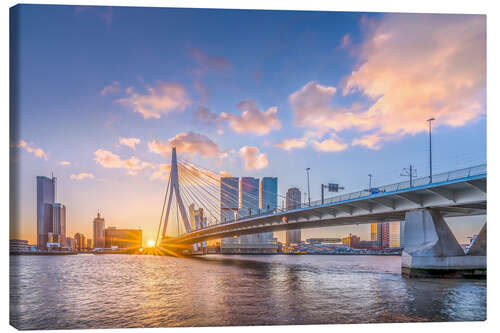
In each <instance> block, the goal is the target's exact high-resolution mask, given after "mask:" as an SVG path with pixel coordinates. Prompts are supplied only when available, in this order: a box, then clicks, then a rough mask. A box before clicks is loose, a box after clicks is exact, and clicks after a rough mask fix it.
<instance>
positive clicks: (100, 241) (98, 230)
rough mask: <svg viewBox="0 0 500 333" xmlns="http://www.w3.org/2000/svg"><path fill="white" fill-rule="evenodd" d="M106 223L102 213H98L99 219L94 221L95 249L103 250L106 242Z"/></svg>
mask: <svg viewBox="0 0 500 333" xmlns="http://www.w3.org/2000/svg"><path fill="white" fill-rule="evenodd" d="M104 230H105V222H104V219H103V218H102V217H101V213H99V212H97V217H96V218H95V219H94V248H96V249H103V248H104V242H105V234H104Z"/></svg>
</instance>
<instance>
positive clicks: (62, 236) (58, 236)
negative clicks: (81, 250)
mask: <svg viewBox="0 0 500 333" xmlns="http://www.w3.org/2000/svg"><path fill="white" fill-rule="evenodd" d="M52 234H53V235H54V240H55V241H56V242H55V243H59V246H60V247H66V207H65V206H64V205H63V204H60V203H53V204H52Z"/></svg>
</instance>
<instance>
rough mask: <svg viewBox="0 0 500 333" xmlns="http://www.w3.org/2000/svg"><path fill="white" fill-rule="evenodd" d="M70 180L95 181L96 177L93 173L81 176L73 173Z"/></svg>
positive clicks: (81, 174)
mask: <svg viewBox="0 0 500 333" xmlns="http://www.w3.org/2000/svg"><path fill="white" fill-rule="evenodd" d="M69 178H70V179H75V180H83V179H86V178H88V179H94V175H93V174H91V173H87V172H81V173H79V174H74V173H72V174H71V175H70V176H69Z"/></svg>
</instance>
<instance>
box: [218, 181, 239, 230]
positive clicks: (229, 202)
mask: <svg viewBox="0 0 500 333" xmlns="http://www.w3.org/2000/svg"><path fill="white" fill-rule="evenodd" d="M238 181H239V179H238V177H222V178H221V179H220V208H221V213H220V219H221V222H227V221H233V220H234V219H235V214H236V213H237V212H238V208H239V186H240V185H239V183H238Z"/></svg>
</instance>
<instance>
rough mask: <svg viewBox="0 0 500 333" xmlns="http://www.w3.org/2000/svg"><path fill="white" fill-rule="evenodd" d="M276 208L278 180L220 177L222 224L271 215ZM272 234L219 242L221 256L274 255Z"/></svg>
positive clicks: (229, 238) (271, 178) (274, 248)
mask: <svg viewBox="0 0 500 333" xmlns="http://www.w3.org/2000/svg"><path fill="white" fill-rule="evenodd" d="M277 207H278V178H276V177H263V178H262V179H261V180H259V179H258V178H253V177H242V178H241V180H239V184H238V178H236V177H223V178H221V221H222V222H223V223H224V222H227V221H231V220H234V219H235V218H244V217H247V216H251V215H255V214H260V213H262V212H269V211H270V212H272V211H274V210H276V208H277ZM276 251H277V243H276V240H275V239H274V234H273V233H272V232H266V233H259V234H251V235H243V236H239V237H227V238H223V239H221V252H222V253H275V252H276Z"/></svg>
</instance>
